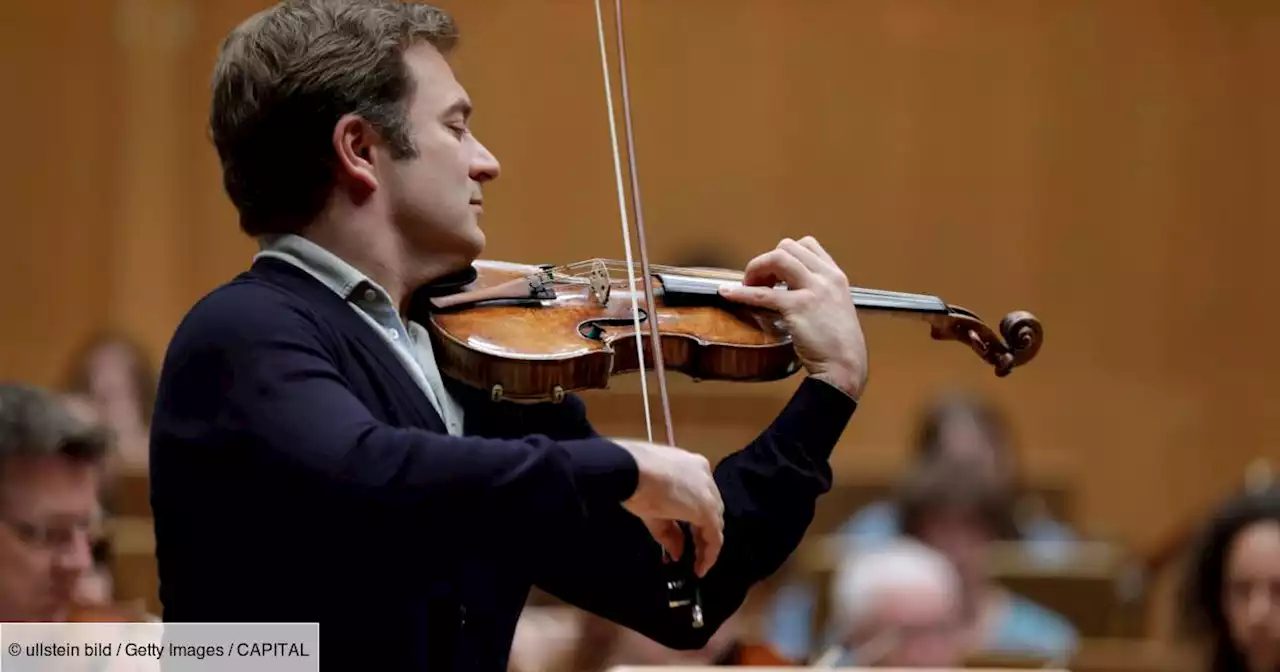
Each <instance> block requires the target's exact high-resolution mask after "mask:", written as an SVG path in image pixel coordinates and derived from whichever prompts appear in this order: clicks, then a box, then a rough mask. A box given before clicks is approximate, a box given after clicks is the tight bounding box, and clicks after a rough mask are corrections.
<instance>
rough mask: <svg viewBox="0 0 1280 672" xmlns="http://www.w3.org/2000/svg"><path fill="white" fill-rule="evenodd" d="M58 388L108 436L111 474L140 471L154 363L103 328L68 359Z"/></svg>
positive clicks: (134, 344) (141, 350) (143, 467)
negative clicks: (61, 386)
mask: <svg viewBox="0 0 1280 672" xmlns="http://www.w3.org/2000/svg"><path fill="white" fill-rule="evenodd" d="M64 390H65V392H66V393H67V395H68V397H69V399H68V403H70V404H73V405H74V406H75V407H76V409H77V410H78V411H80V412H82V413H84V414H86V417H87V414H88V413H89V412H93V413H95V414H96V416H97V419H98V421H100V422H101V423H102V424H103V425H104V426H105V427H106V428H107V429H109V430H110V431H111V433H112V434H113V436H114V440H113V444H114V446H115V449H114V451H113V454H112V456H111V468H112V472H113V473H117V472H118V471H119V470H121V469H125V470H134V471H137V470H142V471H145V470H146V468H147V463H148V455H149V452H150V451H149V448H148V447H149V442H150V434H151V412H152V408H153V406H154V404H155V394H156V377H155V367H154V366H153V365H152V363H151V359H150V357H149V356H148V355H147V352H146V350H145V349H144V348H143V347H142V345H141V344H140V343H139V342H138V341H136V340H135V339H133V338H131V337H129V336H127V335H125V334H120V333H115V332H110V331H104V332H101V333H98V334H97V335H95V336H93V337H92V338H90V339H89V340H88V341H87V342H86V343H85V344H84V345H83V346H82V347H81V349H80V351H79V352H77V353H76V354H75V355H74V356H73V357H72V359H71V362H70V366H69V368H68V371H67V373H66V376H65V382H64Z"/></svg>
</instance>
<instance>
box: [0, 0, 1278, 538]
mask: <svg viewBox="0 0 1280 672" xmlns="http://www.w3.org/2000/svg"><path fill="white" fill-rule="evenodd" d="M264 4H265V3H263V2H253V1H249V0H199V1H197V0H112V1H103V2H88V3H64V2H47V1H45V0H12V1H11V2H9V3H6V10H5V14H6V17H7V19H6V21H5V22H4V27H3V28H0V31H3V33H2V35H3V39H0V55H3V62H4V63H5V64H6V67H5V71H4V72H5V74H4V78H5V80H4V90H5V92H6V95H5V104H4V105H3V107H2V109H0V115H3V116H2V118H3V122H4V123H3V127H4V128H5V139H6V143H5V147H6V150H7V151H6V160H5V161H4V162H3V165H4V168H3V170H4V174H3V180H0V184H3V187H2V188H3V190H4V192H3V195H4V199H3V203H4V218H5V221H6V225H5V231H4V244H3V246H0V280H2V281H3V286H4V288H5V291H3V292H2V293H0V308H2V310H3V315H4V338H3V347H0V375H3V376H4V377H6V378H25V379H29V380H34V381H37V382H40V383H48V384H55V383H57V382H58V380H59V376H60V372H61V367H62V366H63V364H64V361H65V359H66V358H67V357H68V356H69V355H70V353H71V352H72V351H73V349H74V347H75V346H76V344H77V343H78V342H79V341H80V340H81V339H83V338H85V337H86V336H88V335H89V334H90V333H91V332H92V331H94V330H96V329H97V328H99V327H101V326H104V325H113V326H121V327H125V328H128V329H129V330H132V331H134V332H136V333H137V334H138V335H139V336H140V337H141V338H142V339H143V340H144V341H145V342H146V343H147V344H148V346H149V347H150V348H151V349H152V351H153V352H154V354H155V356H156V357H157V358H158V357H160V355H161V354H162V352H163V348H164V346H165V342H166V339H167V337H168V335H169V334H170V333H171V331H172V329H173V328H174V326H175V324H176V322H177V320H178V319H180V317H181V315H182V313H183V311H184V310H185V309H186V308H187V307H188V306H189V305H190V304H191V303H192V302H193V301H194V300H196V299H197V298H198V297H200V296H201V295H202V294H203V293H205V292H207V291H208V290H209V289H211V288H212V287H214V286H215V285H216V284H217V283H219V282H221V281H223V280H226V279H227V278H229V277H230V276H231V275H232V274H234V273H236V272H237V271H238V270H240V269H242V268H244V267H245V266H246V264H247V263H248V261H249V256H250V255H251V254H252V252H253V251H254V249H253V246H252V245H251V244H250V243H249V242H248V241H246V240H245V239H244V238H243V237H242V236H241V235H240V234H239V232H238V229H237V226H236V221H235V217H234V212H233V210H232V209H231V208H230V206H229V203H228V201H227V199H226V198H225V196H224V195H223V192H222V190H221V183H220V177H219V172H218V167H217V163H216V157H215V154H214V152H213V151H212V148H211V146H210V144H209V142H208V140H207V138H206V135H205V128H204V123H205V118H206V115H207V87H208V79H209V72H210V67H211V64H212V60H213V55H214V51H215V48H216V46H217V43H218V41H219V39H220V38H221V36H222V35H224V34H225V32H226V31H227V30H229V29H230V28H231V27H232V26H233V25H235V24H236V23H237V22H238V21H239V20H241V19H243V18H244V17H246V16H247V15H248V14H249V13H251V12H252V11H254V10H256V9H258V8H259V7H261V6H263V5H264ZM442 4H444V5H445V6H446V7H448V8H450V9H452V10H454V11H455V13H456V16H457V18H458V21H459V23H460V25H461V29H462V31H463V40H462V48H461V51H459V53H458V54H457V56H456V60H455V63H456V67H457V71H458V73H459V77H460V79H461V81H462V82H463V83H464V85H465V86H467V87H468V90H469V91H470V94H471V96H472V97H473V99H474V102H475V104H476V106H477V114H476V117H475V120H474V130H475V132H476V133H477V134H478V135H479V137H480V138H481V140H482V141H484V142H485V143H487V144H488V146H489V147H490V148H491V149H492V150H493V151H494V152H495V153H496V154H497V156H498V157H499V159H500V160H501V161H502V163H503V170H504V172H503V176H502V177H501V179H499V180H498V181H497V182H495V183H494V184H492V185H490V186H489V187H488V188H487V189H486V210H487V212H486V214H485V219H484V225H485V227H486V229H487V231H488V235H489V241H490V242H489V248H488V251H487V256H489V257H492V258H499V259H510V260H517V261H526V262H570V261H575V260H580V259H585V258H590V257H596V256H599V257H613V258H621V257H622V256H623V247H622V243H621V234H620V225H619V216H618V200H617V194H616V191H615V178H614V174H613V156H612V153H611V149H610V138H609V128H608V125H607V118H606V108H605V100H604V94H603V91H604V88H603V83H602V78H601V71H600V62H599V51H598V42H597V39H598V38H597V35H596V24H595V16H594V12H593V3H592V1H591V0H555V1H552V0H544V1H538V2H531V1H529V0H520V1H515V0H506V1H502V0H468V1H466V2H463V1H462V0H450V1H446V2H442ZM604 4H605V5H609V6H611V5H612V4H613V3H612V2H606V3H604ZM623 4H624V5H625V6H626V8H627V9H626V11H627V13H626V15H625V22H626V26H627V31H628V32H627V42H626V46H627V57H628V65H629V75H630V82H629V83H630V93H631V98H632V104H633V106H634V114H635V119H634V121H635V134H636V142H637V145H638V152H637V159H638V163H639V168H640V179H641V192H642V196H643V205H644V220H645V224H646V226H647V229H648V231H647V232H648V245H649V248H650V253H651V256H652V258H653V259H654V260H655V261H664V262H670V261H674V262H679V260H681V259H682V258H684V257H685V256H686V255H690V254H693V253H695V252H697V253H703V252H705V251H707V250H714V253H716V254H718V255H720V256H721V257H722V258H723V259H724V260H725V263H728V264H733V265H741V264H742V263H745V261H746V260H747V259H749V258H750V257H751V256H752V255H754V254H756V253H759V252H762V251H765V250H767V249H769V248H770V247H771V246H773V245H774V244H775V243H777V241H778V240H779V239H780V238H781V237H783V236H802V235H805V234H813V235H816V236H817V237H818V238H819V239H820V240H821V241H822V243H823V244H824V245H825V246H826V247H827V249H828V250H830V252H831V253H832V254H833V255H834V256H835V258H836V259H838V260H839V261H840V263H841V264H842V265H843V267H844V269H845V270H846V271H847V273H848V275H849V277H850V279H851V281H852V282H853V283H854V284H857V285H860V286H865V287H876V288H883V289H893V290H901V291H913V292H923V293H929V294H936V295H938V296H941V297H942V298H944V299H946V300H948V301H950V302H953V303H957V304H960V305H963V306H965V307H967V308H970V309H973V310H975V311H977V312H978V313H980V314H981V315H983V316H984V317H985V318H987V319H988V321H989V322H990V323H991V324H993V325H994V324H996V323H997V322H998V321H999V319H1000V317H1001V316H1002V315H1003V314H1004V313H1005V312H1008V311H1011V310H1019V309H1025V310H1030V311H1032V312H1034V313H1035V314H1036V315H1038V316H1039V317H1040V318H1041V320H1042V321H1043V324H1044V327H1045V332H1046V338H1045V344H1044V348H1043V350H1042V352H1041V354H1040V356H1039V358H1038V359H1037V360H1036V361H1034V362H1032V363H1031V364H1030V365H1029V366H1027V367H1026V368H1025V369H1021V370H1017V371H1014V372H1013V374H1012V375H1010V376H1009V377H1008V378H1006V379H1001V380H997V379H996V378H995V377H994V375H993V374H992V372H991V370H990V369H989V368H988V367H986V366H985V365H983V364H982V362H981V361H980V360H979V359H978V358H977V357H976V356H975V355H974V354H973V353H971V352H970V351H968V350H967V349H966V348H965V347H964V346H961V345H959V344H954V343H935V342H933V341H931V340H930V338H929V333H928V328H927V327H926V326H925V325H923V324H921V323H915V322H912V321H909V320H892V319H886V318H880V317H867V318H865V322H864V324H865V327H866V332H867V338H868V340H869V345H870V351H871V353H872V367H871V371H872V373H871V382H870V387H869V391H868V394H867V396H866V398H865V400H864V403H863V405H862V408H861V410H860V411H859V413H858V415H857V418H856V419H855V421H854V422H853V424H852V426H851V428H850V430H849V431H848V433H847V435H846V440H845V443H844V445H843V446H842V447H841V448H840V450H839V452H838V454H837V455H836V456H835V458H834V459H835V462H836V465H837V473H838V477H839V478H840V479H842V480H846V481H847V480H852V479H856V478H857V477H858V476H859V475H860V474H863V473H868V472H869V473H888V472H892V471H893V470H895V469H897V468H899V467H900V466H901V464H902V463H903V460H904V459H905V457H906V452H905V451H906V447H905V446H906V441H907V437H908V436H909V433H910V430H911V423H912V421H913V418H914V414H915V412H916V410H917V408H918V405H919V404H920V403H921V402H922V401H923V400H924V399H925V398H926V396H927V395H929V394H930V393H932V392H934V391H936V390H940V389H943V388H950V387H958V386H966V387H971V388H974V389H977V390H981V391H984V392H986V393H989V394H991V395H993V396H994V397H995V398H997V399H998V400H999V401H1000V403H1001V404H1002V405H1003V406H1004V407H1005V408H1006V409H1007V410H1008V411H1009V412H1010V413H1011V414H1012V415H1013V416H1014V418H1015V420H1016V423H1017V427H1018V430H1019V435H1020V437H1021V438H1022V440H1023V444H1024V461H1025V463H1026V465H1027V468H1028V469H1029V470H1030V471H1031V473H1033V474H1035V475H1037V476H1038V477H1043V478H1047V479H1051V478H1069V479H1071V482H1072V483H1073V484H1074V485H1075V487H1076V488H1077V489H1078V498H1077V503H1078V508H1077V514H1078V520H1079V523H1080V525H1081V526H1082V527H1083V528H1084V529H1085V530H1086V531H1088V532H1090V533H1094V534H1099V535H1107V536H1116V537H1121V538H1124V539H1128V540H1131V541H1133V542H1135V543H1139V544H1142V543H1148V542H1151V541H1153V540H1154V539H1156V538H1157V537H1159V536H1160V535H1161V534H1163V533H1165V532H1166V531H1168V530H1169V529H1170V528H1172V527H1174V526H1176V525H1177V524H1178V523H1179V522H1180V521H1181V520H1182V519H1183V518H1184V517H1186V516H1188V515H1193V514H1194V513H1195V512H1198V511H1200V510H1201V509H1202V508H1203V507H1204V506H1205V505H1206V503H1207V502H1209V501H1211V500H1213V499H1215V498H1217V497H1219V496H1220V495H1221V494H1222V493H1223V492H1224V491H1225V490H1226V489H1227V488H1231V487H1234V486H1235V484H1236V482H1237V481H1238V479H1239V477H1240V474H1241V470H1242V469H1243V467H1244V465H1245V464H1246V463H1248V462H1249V461H1250V460H1251V459H1253V458H1254V457H1256V456H1258V455H1261V454H1272V455H1274V454H1276V452H1277V448H1278V447H1280V428H1278V427H1277V425H1276V423H1274V422H1269V421H1268V414H1269V413H1271V412H1274V410H1275V409H1276V408H1277V407H1278V406H1280V404H1278V403H1277V402H1280V393H1277V386H1276V384H1275V377H1276V372H1277V371H1280V355H1277V354H1276V353H1277V349H1276V348H1275V347H1274V345H1275V340H1276V334H1277V333H1280V316H1278V313H1277V311H1275V310H1272V308H1273V307H1274V302H1275V300H1276V293H1277V292H1276V290H1277V289H1280V283H1278V282H1277V281H1276V280H1275V277H1274V274H1275V270H1276V269H1275V267H1274V266H1272V265H1271V264H1272V263H1274V256H1275V250H1276V249H1278V248H1280V233H1277V229H1278V228H1280V227H1277V222H1278V221H1280V188H1278V187H1277V185H1280V159H1277V157H1280V121H1278V120H1280V88H1277V87H1276V85H1275V81H1276V73H1275V64H1276V63H1280V11H1277V8H1276V6H1275V3H1274V2H1271V1H1269V0H1257V1H1255V2H1247V1H1245V0H1231V1H1227V0H1221V1H1217V2H1212V3H1204V2H1199V3H1197V2H1190V1H1185V2H1183V1H1172V0H1169V1H1166V0H1133V1H1131V2H1125V3H1116V2H1107V1H1105V0H1089V1H1086V2H1073V3H1059V2H1049V1H1044V2H1023V1H1008V2H989V3H970V2H961V1H960V0H953V1H949V2H932V1H930V2H926V1H925V0H918V1H917V0H874V1H866V2H795V1H794V0H768V1H766V0H753V1H750V2H747V1H739V2H680V1H678V0H644V1H643V2H638V1H635V0H629V1H627V2H624V3H623ZM612 19H613V17H612V14H611V13H606V16H605V26H606V30H607V31H608V33H607V35H608V41H609V43H610V44H611V45H612V43H613V33H612V26H613V23H612ZM616 57H617V54H616V52H615V51H613V50H612V47H611V49H610V61H611V64H614V65H616V62H617V60H616ZM612 81H613V83H614V85H615V87H616V85H617V84H618V78H617V76H616V72H615V75H614V77H613V80H612ZM618 102H619V103H620V101H618ZM620 115H621V113H620V111H619V122H621V119H620ZM623 158H624V162H623V163H624V165H625V157H623ZM632 225H633V226H634V219H633V220H632ZM796 380H797V379H791V380H788V381H785V382H783V383H778V384H769V385H722V384H710V383H703V384H700V386H695V385H693V384H691V383H688V382H687V381H683V380H673V395H674V397H673V401H674V402H675V403H676V404H678V405H679V407H678V408H677V412H676V417H677V420H678V421H679V422H678V424H677V427H676V430H677V435H676V438H677V439H678V441H679V442H681V443H682V444H684V445H687V446H688V447H692V448H697V449H699V450H704V451H706V452H708V453H709V454H715V455H719V454H723V453H724V452H726V451H728V450H730V449H732V448H734V447H736V446H738V445H740V444H741V443H742V442H743V441H744V440H746V439H747V438H749V437H750V436H751V434H752V433H754V432H755V431H758V429H759V428H760V427H761V423H763V422H765V421H766V420H767V419H768V417H769V416H770V415H771V414H772V413H773V412H774V411H775V410H776V409H777V408H779V407H780V405H781V404H782V403H783V400H784V399H785V397H786V394H787V393H788V392H789V390H790V389H792V388H793V387H794V385H795V383H796ZM616 388H617V389H616V390H615V392H617V394H612V395H611V394H598V393H593V394H590V395H588V396H589V397H590V399H591V401H592V404H593V407H596V408H598V409H599V411H598V413H599V415H598V417H599V418H600V424H601V427H602V429H604V430H608V431H618V432H623V431H625V432H627V433H629V434H633V435H634V434H642V433H643V428H642V427H641V425H640V424H639V422H638V420H639V419H640V418H641V417H642V416H641V411H640V408H639V407H638V404H637V403H636V396H635V395H636V393H637V390H638V387H637V385H636V381H635V380H634V379H631V380H627V381H619V383H618V384H617V386H616ZM627 414H629V415H627ZM657 417H658V416H657V410H656V407H655V418H657ZM703 418H706V419H707V420H706V421H705V422H701V420H702V419H703ZM657 431H658V435H659V437H660V436H661V427H660V424H659V426H658V427H657Z"/></svg>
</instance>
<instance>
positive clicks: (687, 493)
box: [612, 439, 724, 576]
mask: <svg viewBox="0 0 1280 672" xmlns="http://www.w3.org/2000/svg"><path fill="white" fill-rule="evenodd" d="M612 440H613V442H614V443H617V444H618V445H620V446H622V447H623V448H625V449H626V450H627V451H628V452H630V453H631V456H632V457H633V458H635V461H636V466H637V467H638V468H639V471H640V478H639V480H638V482H637V484H636V490H635V493H634V494H632V495H631V498H630V499H628V500H627V501H625V502H623V503H622V506H623V507H624V508H626V509H627V510H628V511H630V512H631V513H633V514H635V515H636V516H637V517H639V518H640V519H641V520H643V521H644V524H645V525H646V526H647V527H648V528H649V533H650V534H652V535H653V538H654V539H656V540H657V541H658V543H659V544H662V546H663V548H665V549H666V550H667V553H668V554H670V555H671V557H672V558H674V559H676V560H679V559H680V557H681V556H682V555H683V554H684V534H683V533H682V532H681V530H680V525H679V523H680V522H682V521H683V522H687V523H689V525H690V526H691V527H692V528H693V542H694V548H695V551H696V554H697V555H696V556H695V560H696V564H695V565H694V571H696V572H697V574H698V576H704V575H706V573H707V570H709V569H711V567H712V565H714V564H715V562H716V558H718V557H719V556H720V547H721V546H723V545H724V502H723V501H721V499H720V488H719V487H718V486H717V485H716V482H715V479H714V478H713V477H712V475H711V464H710V463H709V462H707V458H705V457H703V456H701V455H698V454H697V453H691V452H689V451H687V450H681V449H679V448H673V447H671V446H662V445H658V444H655V443H649V442H647V441H636V440H631V439H612Z"/></svg>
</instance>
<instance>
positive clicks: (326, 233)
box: [302, 217, 422, 309]
mask: <svg viewBox="0 0 1280 672" xmlns="http://www.w3.org/2000/svg"><path fill="white" fill-rule="evenodd" d="M356 230H361V234H360V235H355V234H354V232H355V231H356ZM366 232H367V233H366ZM302 235H303V236H305V237H306V238H307V239H308V240H310V241H311V242H313V243H315V244H317V245H319V246H320V247H323V248H324V249H326V250H328V251H329V252H331V253H333V254H334V255H336V256H338V257H340V258H341V259H342V260H343V261H345V262H347V263H348V264H351V265H352V266H353V267H355V268H356V269H357V270H359V271H360V272H361V273H363V274H365V275H366V276H368V277H369V278H370V279H371V280H373V281H374V282H376V283H378V285H379V286H380V287H382V288H383V289H385V290H387V293H388V294H390V295H391V301H392V302H393V303H394V304H395V305H396V306H398V307H400V308H401V309H403V306H404V305H406V304H407V302H408V299H409V296H410V295H411V294H412V292H413V290H414V289H416V288H417V287H418V286H420V285H421V284H422V279H420V278H418V277H417V276H418V275H420V274H419V273H416V272H415V269H413V264H412V263H411V261H410V260H409V258H408V255H406V254H405V252H404V245H403V243H402V242H401V240H400V237H399V235H397V234H396V233H395V232H394V231H392V230H391V229H390V227H389V226H377V225H370V226H363V227H362V226H350V225H349V223H346V222H338V221H335V220H333V219H331V218H323V217H322V218H321V219H318V220H317V221H316V222H315V223H313V224H312V225H311V226H310V227H308V228H307V230H306V231H305V232H304V233H303V234H302Z"/></svg>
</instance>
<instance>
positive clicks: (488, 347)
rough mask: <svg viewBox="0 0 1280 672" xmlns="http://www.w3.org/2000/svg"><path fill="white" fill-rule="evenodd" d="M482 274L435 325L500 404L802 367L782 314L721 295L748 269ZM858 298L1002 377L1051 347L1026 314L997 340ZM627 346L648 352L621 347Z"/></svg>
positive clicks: (912, 298) (904, 302)
mask: <svg viewBox="0 0 1280 672" xmlns="http://www.w3.org/2000/svg"><path fill="white" fill-rule="evenodd" d="M472 269H473V273H472V274H471V275H473V276H474V279H473V280H471V281H470V282H465V283H459V284H457V285H455V286H454V287H453V291H451V292H447V293H446V292H438V293H437V294H436V295H435V296H433V297H431V298H430V299H429V301H430V302H431V306H430V308H429V309H428V311H429V312H428V315H427V317H426V324H425V325H424V326H426V327H427V328H428V331H429V332H430V333H431V334H432V339H433V340H432V342H433V345H434V347H435V354H436V358H437V361H438V362H439V364H440V368H441V370H442V371H444V372H445V373H447V374H448V375H450V376H451V377H453V378H455V379H457V380H459V381H461V382H464V383H467V384H469V385H471V386H473V387H477V388H480V389H485V390H489V392H490V395H491V397H492V398H493V400H494V401H500V400H502V399H509V400H512V401H520V402H545V401H550V402H560V401H562V400H563V399H564V396H565V394H567V393H570V392H577V391H581V390H588V389H604V388H606V387H608V385H609V380H610V379H611V378H612V377H613V376H617V375H620V374H625V373H631V372H636V371H642V370H644V369H645V368H646V367H655V368H656V367H657V366H659V365H661V366H662V367H663V368H664V369H665V370H667V371H676V372H679V373H681V374H684V375H686V376H689V377H691V378H693V379H694V380H717V381H736V382H757V381H773V380H779V379H782V378H786V377H788V376H790V375H792V374H794V373H796V372H797V371H799V370H800V368H801V365H800V360H799V358H798V357H797V356H796V352H795V348H794V347H793V345H792V342H791V336H790V335H789V334H788V333H787V332H786V331H785V329H784V328H783V327H782V326H781V325H780V323H779V321H778V315H777V314H775V313H772V312H771V311H765V310H762V309H759V308H754V307H750V306H745V305H742V304H740V303H736V302H733V301H730V300H728V299H725V298H723V297H721V296H720V294H719V288H720V286H722V285H724V284H728V283H736V282H741V280H742V272H740V271H731V270H727V269H716V268H679V267H674V266H662V265H654V266H651V267H650V269H649V272H648V273H645V274H644V275H645V276H646V277H647V279H648V281H647V282H644V281H639V282H640V284H643V288H642V289H640V288H636V285H635V284H632V278H634V277H635V269H629V268H628V266H627V264H626V263H625V262H621V261H616V260H604V259H592V260H589V261H582V262H577V263H572V264H568V265H564V266H549V265H544V266H534V265H525V264H517V263H511V262H502V261H488V260H484V261H477V262H476V263H475V264H473V266H472ZM628 271H630V272H628ZM849 295H850V300H851V301H853V303H854V305H855V306H857V307H858V308H859V311H860V312H862V311H872V312H881V313H888V314H893V315H900V316H910V317H913V318H916V319H919V320H922V321H924V322H925V323H927V324H928V325H929V327H930V335H931V336H932V337H933V339H935V340H946V341H958V342H960V343H963V344H965V345H967V346H969V347H970V348H971V349H972V350H973V351H974V352H975V353H977V355H978V356H979V357H980V358H982V360H983V361H985V362H987V364H989V365H990V366H992V367H993V368H994V370H995V374H996V375H997V376H1001V377H1003V376H1006V375H1008V374H1009V372H1011V371H1012V370H1013V369H1014V368H1016V367H1019V366H1022V365H1024V364H1026V363H1027V362H1029V361H1031V359H1032V358H1034V357H1035V356H1036V353H1037V352H1039V350H1040V345H1041V342H1042V341H1043V338H1044V330H1043V328H1042V327H1041V325H1040V322H1039V320H1037V319H1036V317H1035V316H1034V315H1032V314H1031V313H1029V312H1026V311H1015V312H1012V313H1009V314H1008V315H1006V316H1005V317H1004V319H1003V320H1001V322H1000V327H999V328H1000V334H999V335H997V334H996V333H995V331H994V330H993V329H992V328H991V327H989V326H987V324H986V323H985V322H983V321H982V318H980V317H979V316H978V315H976V314H974V313H972V312H970V311H968V310H966V309H964V308H962V307H959V306H954V305H950V304H947V303H946V302H945V301H943V300H942V299H940V298H938V297H936V296H928V295H924V294H909V293H904V292H892V291H885V290H878V289H864V288H861V287H850V288H849ZM633 305H635V306H637V310H636V311H634V312H633V310H632V307H633ZM640 306H643V307H640ZM655 332H656V336H655V335H653V334H654V333H655ZM1002 336H1003V338H1002ZM626 340H639V341H641V345H640V346H639V347H637V348H634V349H633V348H627V347H621V346H622V345H623V344H624V341H626ZM645 341H651V342H645ZM655 346H656V347H655ZM655 352H657V353H659V355H658V356H656V357H655V355H654V353H655Z"/></svg>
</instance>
